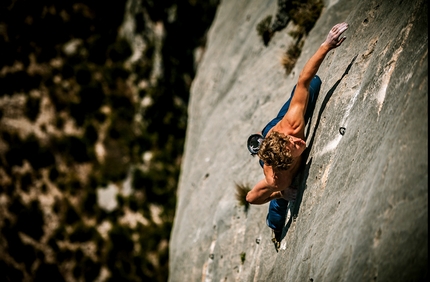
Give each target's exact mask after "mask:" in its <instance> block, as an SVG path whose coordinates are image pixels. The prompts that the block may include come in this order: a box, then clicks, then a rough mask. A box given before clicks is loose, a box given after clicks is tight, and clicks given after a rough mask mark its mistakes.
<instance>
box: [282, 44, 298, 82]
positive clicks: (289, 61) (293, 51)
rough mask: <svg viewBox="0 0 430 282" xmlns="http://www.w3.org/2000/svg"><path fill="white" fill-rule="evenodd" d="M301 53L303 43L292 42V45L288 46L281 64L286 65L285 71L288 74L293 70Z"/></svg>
mask: <svg viewBox="0 0 430 282" xmlns="http://www.w3.org/2000/svg"><path fill="white" fill-rule="evenodd" d="M301 53H302V48H301V45H300V44H292V45H290V47H288V50H287V51H286V52H285V54H284V55H283V56H282V58H281V64H282V65H283V66H284V68H285V72H286V73H287V75H288V74H290V73H291V71H292V70H293V68H294V66H295V65H296V62H297V60H298V58H299V57H300V54H301Z"/></svg>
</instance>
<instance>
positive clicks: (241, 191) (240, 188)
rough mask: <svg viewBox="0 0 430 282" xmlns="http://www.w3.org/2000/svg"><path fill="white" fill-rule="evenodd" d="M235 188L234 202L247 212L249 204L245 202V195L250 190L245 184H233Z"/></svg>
mask: <svg viewBox="0 0 430 282" xmlns="http://www.w3.org/2000/svg"><path fill="white" fill-rule="evenodd" d="M235 186H236V200H237V201H238V202H239V205H241V206H244V207H245V211H248V209H249V203H248V202H247V201H246V195H247V194H248V192H249V191H251V188H250V187H249V185H247V184H238V183H235Z"/></svg>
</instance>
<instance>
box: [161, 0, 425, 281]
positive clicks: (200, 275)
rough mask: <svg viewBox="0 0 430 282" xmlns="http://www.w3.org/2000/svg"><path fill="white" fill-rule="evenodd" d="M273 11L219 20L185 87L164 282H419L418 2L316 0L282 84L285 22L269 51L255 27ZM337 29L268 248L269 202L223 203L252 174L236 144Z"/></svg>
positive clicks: (421, 63) (233, 10) (255, 174)
mask: <svg viewBox="0 0 430 282" xmlns="http://www.w3.org/2000/svg"><path fill="white" fill-rule="evenodd" d="M277 3H278V1H275V0H272V1H266V0H252V1H244V0H234V1H222V3H221V4H220V6H219V8H218V10H217V14H216V17H215V20H214V23H213V24H212V26H211V29H210V32H209V34H208V44H207V50H206V52H205V54H204V57H203V59H202V62H201V64H200V65H199V68H198V72H197V76H196V79H195V80H194V81H193V84H192V88H191V96H190V103H189V108H188V109H189V111H188V113H189V118H188V127H187V135H186V145H185V151H184V153H185V155H184V159H183V165H182V171H181V176H180V183H179V188H178V205H177V211H176V214H175V220H174V226H173V232H172V237H171V245H170V265H169V269H170V270H169V280H170V281H172V282H177V281H274V282H278V281H319V282H320V281H321V282H322V281H327V282H329V281H348V282H351V281H357V282H361V281H383V282H393V281H402V282H403V281H428V280H427V279H428V271H427V266H428V157H427V155H428V129H427V128H428V27H427V26H428V19H427V17H428V16H427V14H428V13H427V12H428V2H427V1H424V0H415V1H370V0H364V1H346V0H339V1H329V0H328V1H324V8H323V10H322V13H321V15H320V17H319V18H318V20H317V22H316V24H315V26H314V27H313V29H312V30H311V31H310V33H309V34H308V35H307V37H306V40H305V43H304V45H303V48H302V51H301V55H300V57H299V58H298V60H297V63H296V64H295V66H294V68H293V69H292V71H291V72H290V73H289V74H287V73H286V72H285V69H284V68H283V66H282V64H281V63H280V58H281V57H282V55H283V54H284V53H285V51H286V50H287V48H288V46H289V45H290V44H293V43H294V39H293V38H292V36H291V34H292V33H293V32H294V31H295V30H296V26H295V24H294V23H293V22H289V23H288V25H287V26H286V28H284V29H283V30H281V31H279V32H277V33H275V34H274V36H273V38H272V39H271V41H270V42H269V44H268V46H265V45H264V44H263V41H262V39H261V37H260V36H259V34H258V32H257V31H256V29H257V26H258V25H259V23H261V21H263V20H264V19H265V18H266V16H268V15H272V16H273V15H275V14H276V12H277ZM343 21H345V22H348V23H349V29H348V30H347V32H346V33H345V35H346V36H347V39H346V41H345V42H344V43H343V44H342V46H341V47H340V48H337V49H335V50H334V51H331V52H330V53H329V54H328V56H327V57H326V59H325V61H324V62H323V64H322V65H321V68H320V70H319V72H318V75H319V76H320V77H321V79H322V82H323V84H322V88H321V92H320V95H319V98H318V101H317V106H316V109H315V112H314V117H313V118H312V121H311V122H310V125H309V126H308V129H309V131H308V132H309V136H308V140H307V143H308V146H309V149H310V151H309V156H308V159H307V162H306V168H305V170H304V171H303V173H302V174H301V175H300V176H301V180H300V184H301V186H300V193H299V197H298V199H297V200H296V202H295V203H294V206H292V207H291V210H290V216H289V218H288V219H289V221H288V224H287V226H286V228H285V232H286V234H285V237H284V238H283V240H282V244H281V248H280V250H279V252H276V251H275V249H274V246H273V244H272V242H271V232H270V229H269V228H268V227H267V226H266V224H265V217H266V213H267V208H268V205H261V206H251V207H249V209H246V208H245V207H244V206H241V205H240V204H239V202H238V201H237V200H236V198H235V193H236V190H235V184H237V183H239V184H241V183H242V184H244V185H250V186H251V187H252V185H254V184H255V183H256V182H257V181H258V180H260V179H261V177H262V176H263V174H262V170H261V168H260V167H259V165H258V161H257V159H256V158H253V157H251V156H250V155H249V153H248V151H247V149H246V140H247V138H248V136H249V135H250V134H252V133H255V132H258V131H260V130H261V129H262V128H263V127H264V125H265V124H266V123H267V122H268V121H269V120H271V119H272V118H273V117H274V115H276V113H277V111H278V110H279V108H280V107H281V105H282V104H283V103H284V101H285V100H286V99H287V98H288V97H289V95H290V92H291V89H292V88H293V86H294V84H295V83H296V82H297V79H298V74H299V72H300V70H301V69H302V67H303V65H304V64H305V63H306V61H307V60H308V59H309V57H310V56H311V55H312V54H313V53H314V52H315V51H316V49H317V48H318V46H319V45H320V44H321V43H322V42H323V41H324V39H325V37H326V35H327V33H328V31H329V29H330V28H331V27H332V26H333V25H335V24H336V23H339V22H343ZM340 127H344V128H345V131H344V132H343V133H344V134H343V135H342V134H340V131H339V128H340Z"/></svg>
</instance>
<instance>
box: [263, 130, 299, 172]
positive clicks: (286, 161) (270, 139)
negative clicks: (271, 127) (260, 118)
mask: <svg viewBox="0 0 430 282" xmlns="http://www.w3.org/2000/svg"><path fill="white" fill-rule="evenodd" d="M288 143H289V137H288V136H287V135H285V134H282V133H279V132H277V131H273V132H272V133H271V134H270V135H269V136H266V138H264V140H263V142H262V143H261V146H260V150H259V151H258V157H259V158H260V159H261V160H262V161H263V162H264V163H265V164H266V165H268V166H272V167H273V168H276V169H279V170H287V169H288V168H290V166H291V164H292V163H293V157H292V156H291V151H290V149H288V147H287V144H288Z"/></svg>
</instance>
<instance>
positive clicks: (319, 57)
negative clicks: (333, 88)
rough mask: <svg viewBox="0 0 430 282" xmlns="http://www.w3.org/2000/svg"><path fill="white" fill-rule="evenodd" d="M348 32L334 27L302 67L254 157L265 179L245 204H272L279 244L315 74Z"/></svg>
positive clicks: (341, 26)
mask: <svg viewBox="0 0 430 282" xmlns="http://www.w3.org/2000/svg"><path fill="white" fill-rule="evenodd" d="M347 29H348V24H347V23H339V24H337V25H335V26H333V28H332V29H331V30H330V32H329V33H328V35H327V38H326V40H325V41H324V42H323V43H322V44H321V46H320V47H319V48H318V50H317V51H316V53H315V54H314V55H313V56H312V57H311V58H310V59H309V61H308V62H307V63H306V64H305V66H304V67H303V70H302V72H301V73H300V76H299V80H298V82H297V84H296V86H295V87H294V89H293V91H292V93H291V97H290V99H288V101H287V102H286V103H285V104H284V105H283V107H282V108H281V110H280V111H279V113H278V115H277V117H276V118H274V119H273V120H272V121H271V122H269V123H268V124H267V125H266V127H265V128H264V129H263V131H262V136H260V139H259V140H258V141H259V142H258V144H259V146H258V147H259V148H258V152H257V150H256V152H255V153H256V154H257V155H258V157H259V158H260V165H261V166H262V168H263V172H264V176H265V177H264V178H263V179H262V180H261V181H259V182H258V183H257V184H256V185H255V186H254V187H253V188H252V189H251V191H249V192H248V194H247V196H246V200H247V201H248V202H249V203H250V204H255V205H261V204H264V203H267V202H270V204H269V212H268V215H267V225H268V226H269V227H270V228H271V229H272V230H273V232H274V235H275V238H276V240H277V241H278V242H279V241H280V236H281V234H282V229H283V227H284V225H285V217H286V213H287V206H288V201H289V200H293V199H294V198H295V194H296V191H297V187H291V184H292V181H293V178H294V177H295V176H296V175H297V173H298V170H299V167H300V164H301V159H302V153H303V152H304V151H305V149H306V142H305V126H306V122H307V120H308V119H309V117H310V116H311V115H312V112H313V108H314V107H315V102H316V100H317V96H318V93H319V89H320V86H321V80H320V78H319V77H318V76H317V75H316V73H317V71H318V69H319V67H320V65H321V63H322V61H323V60H324V58H325V56H326V55H327V54H328V52H329V51H331V50H332V49H335V48H337V47H339V46H340V45H341V44H342V42H343V41H344V40H345V39H346V37H345V36H342V33H343V32H345V30H347ZM250 138H251V137H250ZM248 141H249V140H248ZM250 150H251V149H250Z"/></svg>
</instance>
